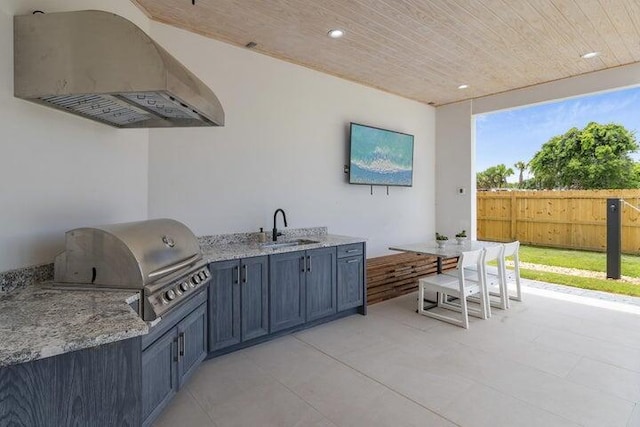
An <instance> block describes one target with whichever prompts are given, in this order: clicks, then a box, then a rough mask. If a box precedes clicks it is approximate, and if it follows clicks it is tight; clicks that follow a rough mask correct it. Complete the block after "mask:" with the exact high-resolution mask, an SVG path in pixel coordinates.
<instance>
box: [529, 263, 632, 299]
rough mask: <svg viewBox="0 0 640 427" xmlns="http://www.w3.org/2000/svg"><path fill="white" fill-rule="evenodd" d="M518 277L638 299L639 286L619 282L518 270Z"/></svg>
mask: <svg viewBox="0 0 640 427" xmlns="http://www.w3.org/2000/svg"><path fill="white" fill-rule="evenodd" d="M520 277H524V278H525V279H532V280H539V281H541V282H547V283H556V284H559V285H567V286H573V287H574V288H582V289H591V290H594V291H603V292H611V293H613V294H622V295H631V296H634V297H640V286H638V285H634V284H632V283H627V282H621V281H619V280H607V279H595V278H592V277H578V276H568V275H566V274H558V273H549V272H546V271H538V270H527V269H524V268H521V269H520Z"/></svg>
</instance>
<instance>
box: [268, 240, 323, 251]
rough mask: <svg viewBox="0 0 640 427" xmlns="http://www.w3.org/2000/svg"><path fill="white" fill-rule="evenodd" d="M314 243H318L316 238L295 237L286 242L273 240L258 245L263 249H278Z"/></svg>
mask: <svg viewBox="0 0 640 427" xmlns="http://www.w3.org/2000/svg"><path fill="white" fill-rule="evenodd" d="M315 243H320V242H318V241H317V240H309V239H296V240H288V241H286V242H273V243H263V244H262V245H260V246H261V247H263V248H264V249H279V248H288V247H291V246H304V245H313V244H315Z"/></svg>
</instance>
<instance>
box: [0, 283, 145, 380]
mask: <svg viewBox="0 0 640 427" xmlns="http://www.w3.org/2000/svg"><path fill="white" fill-rule="evenodd" d="M137 298H138V294H137V293H133V292H131V291H81V290H78V291H75V290H73V291H71V290H53V289H47V288H45V287H43V286H41V285H31V286H25V287H24V288H21V289H16V290H15V291H13V292H11V293H8V294H6V295H3V296H1V297H0V367H3V366H8V365H13V364H16V363H24V362H30V361H33V360H37V359H43V358H45V357H50V356H56V355H59V354H63V353H67V352H71V351H75V350H81V349H84V348H89V347H95V346H99V345H102V344H108V343H111V342H115V341H120V340H124V339H127V338H133V337H136V336H139V335H144V334H146V333H148V331H149V328H148V326H147V324H146V322H144V321H143V320H142V319H141V318H140V317H139V316H138V315H137V314H136V313H135V312H134V311H133V310H132V309H131V307H129V303H130V302H133V301H135V300H137Z"/></svg>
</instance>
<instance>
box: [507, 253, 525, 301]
mask: <svg viewBox="0 0 640 427" xmlns="http://www.w3.org/2000/svg"><path fill="white" fill-rule="evenodd" d="M513 275H514V276H515V280H516V295H515V296H511V295H510V296H509V299H511V300H514V301H522V288H521V285H520V262H519V259H518V254H517V253H516V254H515V255H514V257H513Z"/></svg>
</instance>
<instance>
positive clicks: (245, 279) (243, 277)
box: [242, 264, 247, 283]
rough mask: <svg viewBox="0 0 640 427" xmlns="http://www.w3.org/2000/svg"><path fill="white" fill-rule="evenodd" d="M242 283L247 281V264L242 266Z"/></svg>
mask: <svg viewBox="0 0 640 427" xmlns="http://www.w3.org/2000/svg"><path fill="white" fill-rule="evenodd" d="M242 283H247V265H246V264H245V265H243V266H242Z"/></svg>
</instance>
